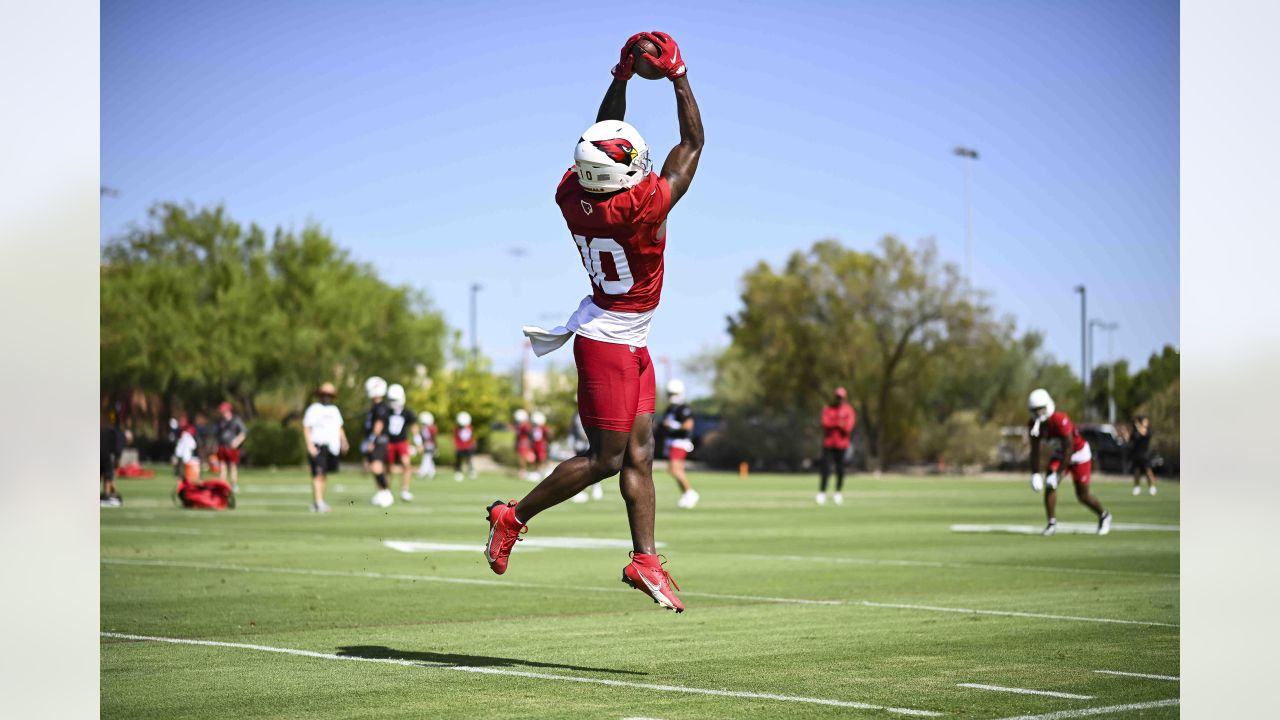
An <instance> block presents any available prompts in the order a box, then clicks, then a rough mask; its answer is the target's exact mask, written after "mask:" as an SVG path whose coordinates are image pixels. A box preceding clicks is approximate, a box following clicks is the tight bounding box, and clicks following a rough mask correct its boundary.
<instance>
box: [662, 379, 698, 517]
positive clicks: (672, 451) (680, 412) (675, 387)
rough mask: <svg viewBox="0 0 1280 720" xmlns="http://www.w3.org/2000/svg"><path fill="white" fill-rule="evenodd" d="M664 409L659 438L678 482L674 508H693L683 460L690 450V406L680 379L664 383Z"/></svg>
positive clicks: (695, 501)
mask: <svg viewBox="0 0 1280 720" xmlns="http://www.w3.org/2000/svg"><path fill="white" fill-rule="evenodd" d="M667 402H668V403H670V404H669V405H668V406H667V411H666V412H665V413H663V414H662V437H663V443H664V444H665V445H666V451H667V463H668V465H669V467H670V468H671V475H672V476H673V477H675V479H676V483H678V484H679V485H680V493H681V494H680V499H679V500H678V501H676V507H681V508H688V509H690V510H692V509H693V506H694V505H697V504H698V497H699V495H698V491H697V490H694V489H693V486H691V485H690V484H689V478H688V476H686V475H685V474H684V461H685V458H687V457H689V453H691V452H693V439H692V438H693V408H691V407H689V406H688V405H686V404H685V402H684V382H682V381H680V380H671V381H670V382H668V383H667Z"/></svg>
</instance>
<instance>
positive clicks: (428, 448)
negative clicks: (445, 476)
mask: <svg viewBox="0 0 1280 720" xmlns="http://www.w3.org/2000/svg"><path fill="white" fill-rule="evenodd" d="M418 420H419V422H418V427H419V435H418V437H419V440H418V444H419V445H420V446H421V447H422V464H421V465H419V466H418V477H425V478H427V479H428V480H435V479H436V435H437V434H438V433H439V429H438V428H437V427H436V416H435V415H432V414H431V413H429V412H424V413H422V415H421V416H420V417H419V418H418Z"/></svg>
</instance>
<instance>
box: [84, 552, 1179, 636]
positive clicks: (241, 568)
mask: <svg viewBox="0 0 1280 720" xmlns="http://www.w3.org/2000/svg"><path fill="white" fill-rule="evenodd" d="M102 563H103V564H104V565H131V566H141V567H185V568H193V569H197V570H226V571H231V572H254V573H267V574H285V575H318V576H323V577H362V578H374V579H379V580H408V581H419V580H421V581H423V582H440V583H454V584H458V585H494V586H498V587H518V588H536V589H547V590H574V591H582V592H607V593H613V592H621V593H630V592H634V590H630V589H627V588H621V587H620V588H609V587H595V586H590V585H555V584H551V583H527V582H520V581H517V580H488V579H481V578H457V577H447V576H443V575H403V574H393V573H377V572H361V571H353V570H314V569H310V568H278V567H255V566H249V565H226V564H222V563H206V562H185V561H184V562H179V561H174V560H129V559H123V558H120V559H116V558H103V559H102ZM680 594H681V595H684V596H687V597H705V598H713V599H717V600H748V601H752V602H768V603H781V604H787V605H849V606H855V607H871V608H893V609H897V610H918V611H922V612H945V613H961V614H973V615H996V616H1003V617H1020V618H1039V619H1044V620H1070V621H1074V622H1096V623H1110V624H1118V625H1154V626H1158V627H1173V628H1176V627H1178V626H1177V625H1176V624H1173V623H1162V622H1153V621H1149V620H1117V619H1114V618H1097V617H1079V616H1073V615H1049V614H1045V613H1029V612H1017V611H1014V610H979V609H975V608H953V607H938V606H935V605H909V604H903V603H882V602H872V601H870V600H812V599H807V598H785V597H768V596H761V595H731V594H726V593H709V592H689V591H681V592H680Z"/></svg>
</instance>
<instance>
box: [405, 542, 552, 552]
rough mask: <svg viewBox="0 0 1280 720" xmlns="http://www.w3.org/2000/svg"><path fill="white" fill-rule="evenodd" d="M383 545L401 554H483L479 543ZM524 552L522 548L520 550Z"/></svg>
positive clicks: (481, 545) (482, 546)
mask: <svg viewBox="0 0 1280 720" xmlns="http://www.w3.org/2000/svg"><path fill="white" fill-rule="evenodd" d="M382 544H383V545H386V546H387V547H389V548H391V549H392V550H397V551H399V552H402V553H428V552H484V545H483V544H481V543H469V544H468V543H438V542H420V541H418V540H383V541H382ZM520 549H521V550H524V548H520ZM539 549H540V548H536V547H535V548H529V550H531V551H533V552H537V551H538V550H539Z"/></svg>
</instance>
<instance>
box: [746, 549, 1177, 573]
mask: <svg viewBox="0 0 1280 720" xmlns="http://www.w3.org/2000/svg"><path fill="white" fill-rule="evenodd" d="M738 557H746V558H755V559H758V560H790V561H795V562H830V563H837V564H841V565H886V566H889V567H927V568H954V569H958V570H1029V571H1032V572H1047V573H1053V574H1055V575H1057V574H1063V573H1065V574H1075V575H1138V576H1141V577H1166V578H1177V577H1180V576H1179V575H1178V573H1156V572H1141V571H1139V570H1091V569H1089V568H1073V567H1058V566H1049V565H1004V564H998V563H964V562H939V561H934V560H894V559H887V558H884V559H882V558H856V557H829V556H822V555H754V554H753V555H746V554H741V555H738Z"/></svg>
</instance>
